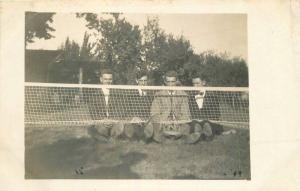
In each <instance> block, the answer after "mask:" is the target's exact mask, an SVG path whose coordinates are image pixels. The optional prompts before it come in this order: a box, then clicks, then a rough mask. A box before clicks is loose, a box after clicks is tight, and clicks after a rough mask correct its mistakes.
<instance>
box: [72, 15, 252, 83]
mask: <svg viewBox="0 0 300 191" xmlns="http://www.w3.org/2000/svg"><path fill="white" fill-rule="evenodd" d="M108 15H110V17H109V18H101V17H99V16H98V15H97V14H92V13H82V14H77V16H78V17H83V18H85V19H86V21H87V25H86V26H87V27H88V28H89V29H93V30H95V31H96V38H97V41H96V42H95V44H94V45H95V47H94V51H93V52H94V54H93V56H94V57H97V59H98V62H99V63H100V68H104V67H109V68H111V69H112V70H113V71H114V72H115V73H116V74H118V75H115V80H116V81H115V83H117V84H132V83H133V82H134V76H135V75H134V74H135V73H136V72H140V71H146V72H148V74H149V77H150V80H152V81H153V83H154V85H161V84H162V83H163V78H162V76H163V75H164V73H165V72H166V71H167V70H170V69H171V70H176V71H177V72H178V74H179V79H180V81H181V83H182V84H183V85H191V80H192V77H193V76H195V75H197V76H200V77H201V78H203V79H204V80H206V81H207V83H208V85H210V86H248V67H247V64H246V61H245V60H243V59H241V58H230V57H229V56H228V55H226V54H217V53H215V52H213V51H207V52H202V53H200V54H196V53H195V52H194V51H193V47H192V46H191V43H190V41H189V40H187V39H186V38H185V37H184V36H183V35H181V36H177V37H175V36H173V35H172V34H167V33H166V32H165V31H164V30H163V29H162V28H160V26H159V19H158V18H149V19H148V20H147V23H146V26H144V28H143V29H140V28H139V27H138V26H137V25H132V24H130V23H129V22H127V21H126V19H125V18H122V17H121V14H117V13H114V14H108ZM89 56H91V55H89Z"/></svg>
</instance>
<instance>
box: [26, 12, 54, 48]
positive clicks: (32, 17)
mask: <svg viewBox="0 0 300 191" xmlns="http://www.w3.org/2000/svg"><path fill="white" fill-rule="evenodd" d="M54 14H55V13H37V12H26V13H25V42H26V44H27V43H32V42H34V38H43V39H46V40H47V39H50V38H52V37H54V36H53V35H52V34H51V32H53V31H55V29H54V28H52V27H51V26H50V25H49V24H50V23H52V22H53V19H52V18H53V15H54Z"/></svg>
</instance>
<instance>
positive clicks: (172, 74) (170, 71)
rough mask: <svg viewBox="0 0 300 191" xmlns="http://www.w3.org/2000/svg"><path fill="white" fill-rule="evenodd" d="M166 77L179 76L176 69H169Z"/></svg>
mask: <svg viewBox="0 0 300 191" xmlns="http://www.w3.org/2000/svg"><path fill="white" fill-rule="evenodd" d="M165 77H176V78H177V72H176V71H174V70H169V71H167V72H166V74H165Z"/></svg>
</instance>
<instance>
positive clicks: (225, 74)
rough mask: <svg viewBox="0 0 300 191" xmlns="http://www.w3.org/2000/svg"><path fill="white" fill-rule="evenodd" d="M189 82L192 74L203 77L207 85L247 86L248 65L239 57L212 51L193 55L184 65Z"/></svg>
mask: <svg viewBox="0 0 300 191" xmlns="http://www.w3.org/2000/svg"><path fill="white" fill-rule="evenodd" d="M184 68H185V70H186V71H187V73H188V79H189V80H188V81H189V84H191V79H192V76H193V75H198V76H199V77H201V78H203V79H205V80H206V81H207V83H208V85H209V86H237V87H239V86H244V87H247V86H248V67H247V64H246V62H245V60H243V59H241V58H230V57H229V56H228V55H226V54H216V53H214V52H212V51H207V52H203V53H201V54H199V55H193V56H192V57H190V59H189V61H188V62H187V63H186V64H185V66H184Z"/></svg>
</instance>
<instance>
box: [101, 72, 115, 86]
mask: <svg viewBox="0 0 300 191" xmlns="http://www.w3.org/2000/svg"><path fill="white" fill-rule="evenodd" d="M100 81H101V83H102V84H104V85H111V84H112V81H113V76H112V74H102V76H101V77H100Z"/></svg>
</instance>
